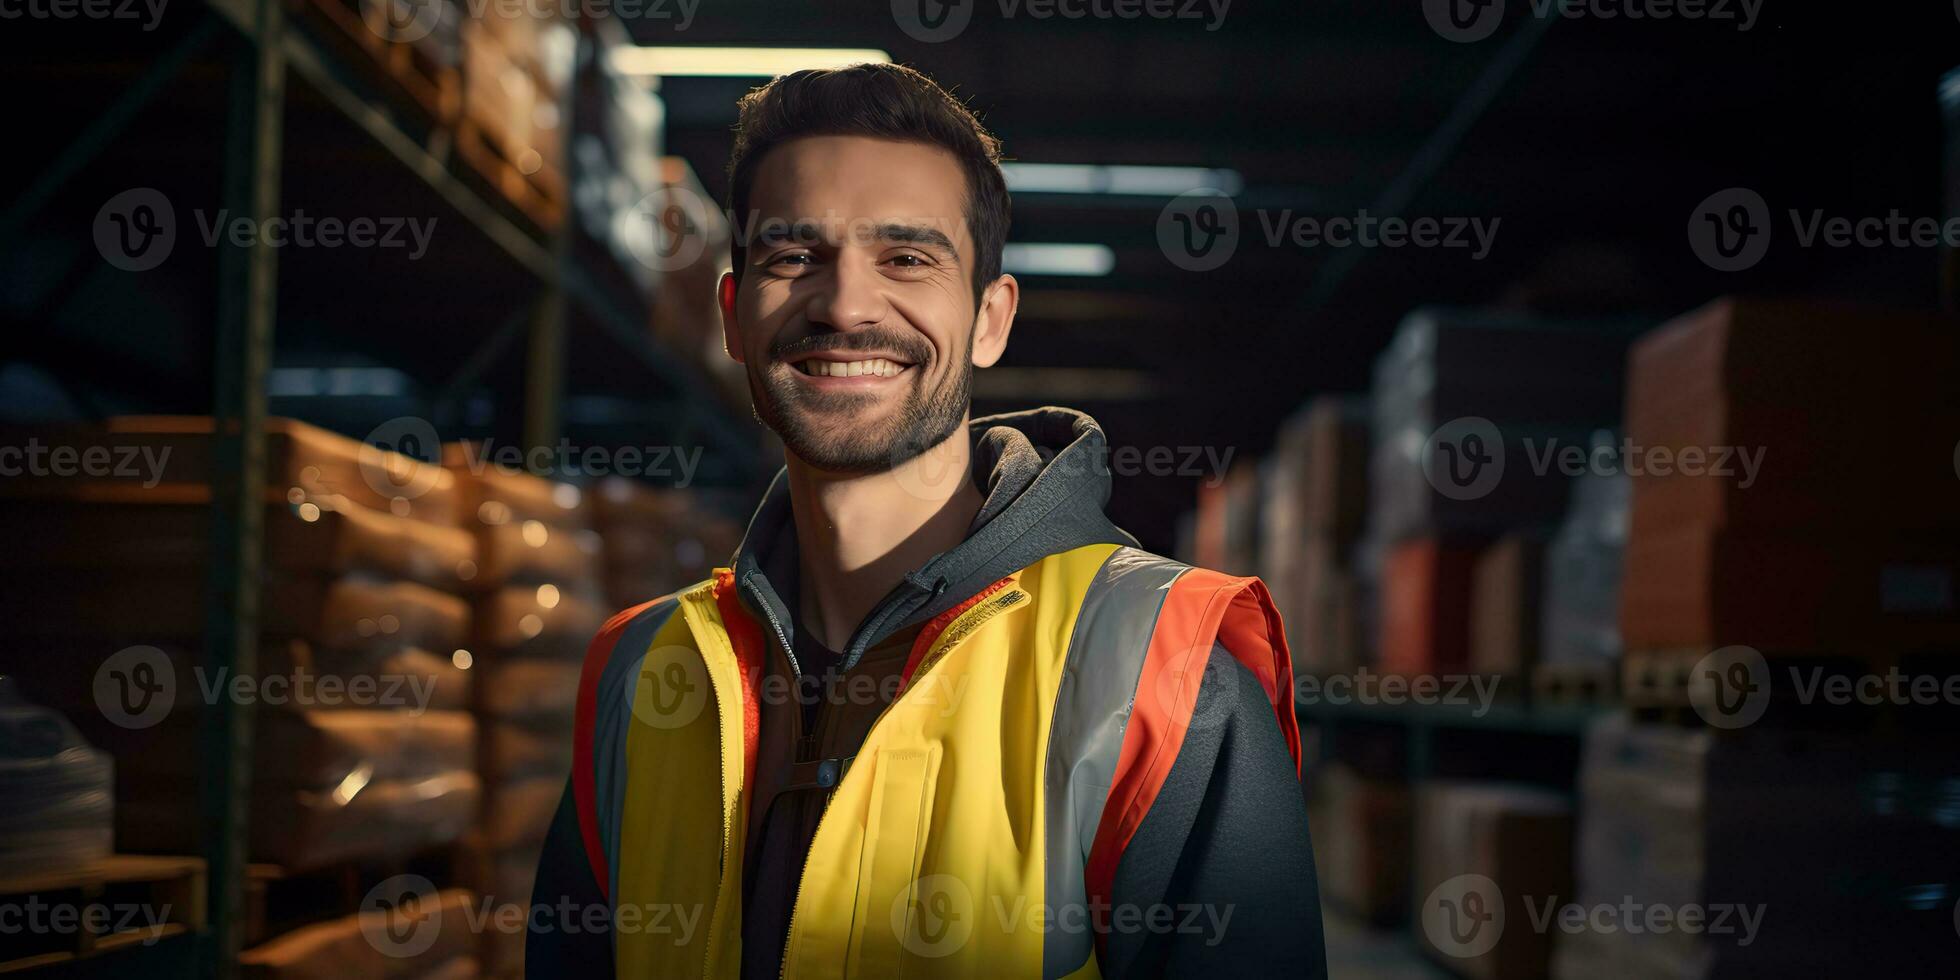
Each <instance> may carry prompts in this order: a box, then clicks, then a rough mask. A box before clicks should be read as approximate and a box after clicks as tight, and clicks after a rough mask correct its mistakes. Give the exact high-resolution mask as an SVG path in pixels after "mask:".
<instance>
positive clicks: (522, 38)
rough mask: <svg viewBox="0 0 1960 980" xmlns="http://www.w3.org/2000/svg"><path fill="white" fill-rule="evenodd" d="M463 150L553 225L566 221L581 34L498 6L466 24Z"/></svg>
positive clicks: (530, 212) (460, 120)
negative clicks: (571, 92)
mask: <svg viewBox="0 0 1960 980" xmlns="http://www.w3.org/2000/svg"><path fill="white" fill-rule="evenodd" d="M461 46H462V107H461V111H460V112H459V113H458V115H457V122H456V153H457V155H458V156H459V157H461V158H462V160H463V161H464V162H465V163H467V164H468V165H469V166H470V167H471V168H472V169H473V170H475V171H476V172H477V173H478V174H480V175H481V176H482V177H483V178H484V179H485V180H486V181H487V182H488V183H489V184H490V185H491V186H492V187H494V188H496V189H497V191H498V193H500V194H501V195H502V196H503V197H504V198H506V199H508V200H509V201H510V202H511V203H512V204H514V205H516V207H517V208H518V210H519V211H521V212H523V214H524V215H525V216H526V217H527V218H528V219H530V220H531V222H532V223H534V224H536V225H537V226H538V227H539V228H541V229H544V230H546V231H551V230H555V229H556V228H558V227H559V226H560V225H561V224H562V223H563V221H564V216H565V207H566V201H567V190H566V181H565V141H566V136H565V134H566V132H567V131H568V130H569V129H570V120H569V119H568V118H566V117H567V115H568V111H567V110H568V106H569V103H568V102H567V101H566V100H565V99H563V98H561V96H562V95H563V94H564V93H565V92H566V87H567V86H568V85H569V84H570V82H571V70H572V65H573V63H574V61H575V60H576V49H577V35H576V34H575V33H574V31H573V30H572V28H571V27H570V26H569V25H566V24H563V23H560V22H558V21H555V20H544V19H537V18H531V17H527V16H512V15H511V12H508V11H499V10H497V9H495V8H494V5H493V8H492V9H490V10H487V11H486V12H485V15H484V16H483V17H481V18H477V19H471V20H469V21H468V22H467V23H465V24H464V25H463V28H462V32H461Z"/></svg>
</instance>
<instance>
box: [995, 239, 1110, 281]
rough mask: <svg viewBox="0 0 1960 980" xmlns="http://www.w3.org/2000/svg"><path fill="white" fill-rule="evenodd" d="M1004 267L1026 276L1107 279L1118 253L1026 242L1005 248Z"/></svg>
mask: <svg viewBox="0 0 1960 980" xmlns="http://www.w3.org/2000/svg"><path fill="white" fill-rule="evenodd" d="M1000 268H1001V271H1002V272H1012V273H1015V274H1017V275H1023V276H1106V275H1109V272H1110V270H1111V269H1114V268H1116V253H1115V252H1114V251H1112V250H1111V249H1110V247H1109V246H1107V245H1073V244H1062V243H1055V242H1040V243H1034V242H1022V243H1019V244H1013V245H1008V246H1006V247H1004V248H1002V249H1001V253H1000Z"/></svg>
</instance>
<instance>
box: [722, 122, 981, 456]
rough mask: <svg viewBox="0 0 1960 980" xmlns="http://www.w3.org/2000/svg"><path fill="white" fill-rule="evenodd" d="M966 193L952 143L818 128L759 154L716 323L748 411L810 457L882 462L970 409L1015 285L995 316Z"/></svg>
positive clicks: (924, 445)
mask: <svg viewBox="0 0 1960 980" xmlns="http://www.w3.org/2000/svg"><path fill="white" fill-rule="evenodd" d="M966 202H967V192H966V179H965V175H964V173H963V172H962V170H961V169H960V165H959V163H958V162H957V161H956V160H955V159H954V157H953V155H952V154H950V153H947V152H946V151H944V150H941V149H939V148H937V147H933V146H928V145H925V144H920V143H899V142H891V141H887V140H879V139H872V138H868V137H859V136H812V137H805V138H802V139H798V140H793V141H791V142H788V143H785V144H783V145H781V146H778V147H776V148H774V149H773V150H770V151H769V152H768V154H767V155H766V156H764V157H763V159H762V160H761V162H760V163H759V165H758V166H757V168H756V172H755V180H754V183H753V184H752V185H751V188H750V194H749V208H750V211H751V213H750V214H747V215H736V216H735V219H736V222H737V224H738V227H737V228H736V233H737V234H747V235H748V252H747V254H746V256H745V262H746V264H745V266H744V268H743V269H741V270H740V271H741V275H740V277H739V281H738V282H737V283H735V284H733V285H732V286H731V285H730V284H727V283H725V284H724V294H723V297H724V298H723V304H722V310H723V321H724V323H723V326H724V330H725V331H726V334H727V341H728V349H729V353H730V354H731V355H732V356H734V357H735V358H736V359H737V360H739V361H741V362H743V363H744V364H745V365H746V366H747V368H748V376H749V388H750V391H751V393H752V394H753V396H754V398H755V406H756V413H757V414H758V415H759V416H760V417H761V419H762V421H763V422H764V423H765V424H767V425H768V426H769V427H770V428H772V429H774V430H775V431H776V433H777V434H778V435H780V436H781V437H782V439H783V442H784V444H785V445H786V446H787V447H788V448H789V451H790V452H792V453H794V454H795V455H796V456H797V457H798V458H799V459H801V460H802V461H803V462H805V463H807V464H809V465H811V466H813V467H816V468H817V469H819V470H824V471H829V472H838V473H876V472H883V471H885V470H888V469H890V468H892V467H893V466H896V465H898V464H900V463H903V462H905V461H907V460H909V459H912V458H913V457H915V456H917V455H919V454H920V453H922V452H924V451H925V450H926V449H928V448H931V447H932V446H934V445H937V444H938V443H940V442H941V441H943V440H945V439H946V437H947V436H949V435H951V434H952V433H953V432H955V431H956V430H958V429H959V428H960V427H961V426H962V425H963V424H964V423H965V421H966V416H967V409H968V405H969V401H970V397H969V396H970V392H971V385H972V376H973V368H974V367H975V366H976V365H978V366H981V367H985V366H987V365H989V364H992V363H993V362H994V361H995V360H996V359H998V358H999V356H1000V351H1001V349H1002V348H1003V347H1004V346H1005V345H1006V339H1007V327H1008V323H1009V322H1010V321H1011V319H1012V316H1013V300H1014V296H1013V295H1012V293H1013V286H1012V280H1011V279H1007V278H1005V277H1003V280H1001V282H1005V283H1007V290H1006V291H1007V293H1008V294H1009V295H1008V296H1006V297H1005V298H1004V303H1005V305H1004V309H1005V316H1004V317H1003V316H1001V315H1000V311H1001V309H1002V308H1003V306H1002V303H1003V298H1002V297H996V296H994V294H995V293H996V292H997V291H999V289H1000V286H999V284H998V283H997V284H995V285H994V286H993V287H990V288H989V289H988V290H987V297H984V298H977V297H975V296H974V294H973V286H972V269H973V266H972V263H973V261H974V258H975V256H974V244H973V237H972V234H971V232H970V231H969V230H968V228H967V222H966V217H965V215H966ZM731 289H732V295H730V291H731Z"/></svg>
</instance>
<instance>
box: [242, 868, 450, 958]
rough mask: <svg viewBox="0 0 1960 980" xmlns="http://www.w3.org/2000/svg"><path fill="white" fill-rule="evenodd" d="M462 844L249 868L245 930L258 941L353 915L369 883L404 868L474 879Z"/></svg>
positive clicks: (433, 877)
mask: <svg viewBox="0 0 1960 980" xmlns="http://www.w3.org/2000/svg"><path fill="white" fill-rule="evenodd" d="M466 868H467V863H466V858H465V855H464V854H463V852H462V851H461V850H460V845H447V846H442V847H437V848H434V849H431V850H429V851H426V852H424V853H422V854H419V855H416V856H415V857H413V858H406V859H391V860H387V861H380V862H376V861H345V862H341V863H337V864H333V865H329V866H327V867H324V868H313V869H307V870H294V869H291V868H287V867H284V866H281V865H277V864H250V865H247V866H246V868H245V911H244V915H245V933H244V943H245V945H246V946H247V947H251V946H256V945H258V944H260V943H263V942H265V941H266V940H268V939H272V938H273V937H275V936H279V935H282V934H284V933H287V932H290V931H292V930H294V929H298V928H300V927H301V926H306V925H311V924H313V923H315V922H321V921H325V920H327V919H336V918H340V917H342V916H346V915H351V914H353V913H354V912H357V911H359V910H360V907H361V902H362V901H363V900H365V899H366V897H367V894H368V891H369V889H372V888H373V887H374V886H375V885H377V884H379V883H381V882H382V881H383V880H385V879H387V878H390V877H393V876H395V875H399V874H409V873H415V874H420V875H422V876H424V877H426V878H428V879H429V880H430V881H431V882H433V883H435V884H436V885H437V886H438V887H449V886H451V885H455V884H465V885H467V884H469V883H468V882H467V881H466V880H463V879H464V877H465V875H466V873H467V872H466Z"/></svg>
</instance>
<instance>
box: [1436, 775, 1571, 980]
mask: <svg viewBox="0 0 1960 980" xmlns="http://www.w3.org/2000/svg"><path fill="white" fill-rule="evenodd" d="M1416 799H1417V807H1416V896H1417V900H1418V902H1420V903H1421V904H1419V905H1418V907H1417V910H1416V921H1417V927H1416V928H1415V930H1414V931H1415V934H1416V937H1417V939H1418V940H1419V941H1420V942H1421V943H1422V944H1423V947H1424V948H1425V949H1426V950H1427V951H1428V952H1429V953H1430V955H1431V956H1432V957H1433V958H1435V959H1436V961H1437V962H1439V963H1442V964H1443V965H1444V966H1446V967H1448V968H1449V969H1450V970H1451V971H1452V972H1454V973H1456V974H1457V975H1458V976H1463V977H1469V978H1473V980H1542V978H1543V977H1545V976H1546V975H1547V973H1548V971H1549V969H1550V965H1551V954H1552V947H1553V942H1554V934H1553V933H1552V932H1551V931H1550V930H1549V929H1548V930H1540V929H1537V928H1534V921H1533V911H1534V909H1542V908H1544V907H1546V905H1547V903H1551V904H1553V905H1556V904H1558V903H1561V902H1564V901H1566V900H1567V899H1568V897H1569V896H1570V895H1571V894H1572V832H1573V831H1572V828H1573V824H1572V807H1571V804H1570V803H1568V802H1567V801H1566V800H1565V798H1564V797H1562V796H1560V795H1558V794H1556V793H1551V792H1548V791H1546V790H1543V789H1537V788H1533V787H1526V786H1512V785H1504V784H1497V783H1458V782H1435V783H1429V784H1426V785H1424V786H1423V787H1422V788H1421V789H1420V790H1419V791H1418V792H1417V796H1416ZM1464 875H1475V876H1479V877H1480V878H1482V879H1485V880H1482V881H1480V880H1476V879H1465V878H1462V877H1460V876H1464ZM1469 903H1476V904H1480V905H1483V906H1484V912H1483V913H1482V914H1483V915H1490V914H1492V913H1495V912H1497V911H1498V910H1499V908H1500V907H1501V910H1502V925H1501V926H1497V927H1496V928H1497V929H1499V930H1501V931H1498V932H1495V933H1493V934H1494V935H1495V936H1496V937H1497V938H1496V941H1495V942H1494V943H1493V942H1490V941H1489V940H1487V939H1484V938H1482V937H1479V936H1477V934H1476V930H1477V929H1478V928H1483V927H1487V926H1488V924H1489V923H1491V922H1494V921H1495V920H1494V919H1490V920H1486V923H1485V926H1480V925H1479V924H1478V923H1477V922H1475V921H1471V920H1470V919H1468V918H1466V907H1465V906H1467V905H1469ZM1452 906H1455V907H1452ZM1467 912H1468V914H1471V915H1474V914H1476V910H1475V908H1474V907H1472V908H1469V909H1468V910H1467Z"/></svg>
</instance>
